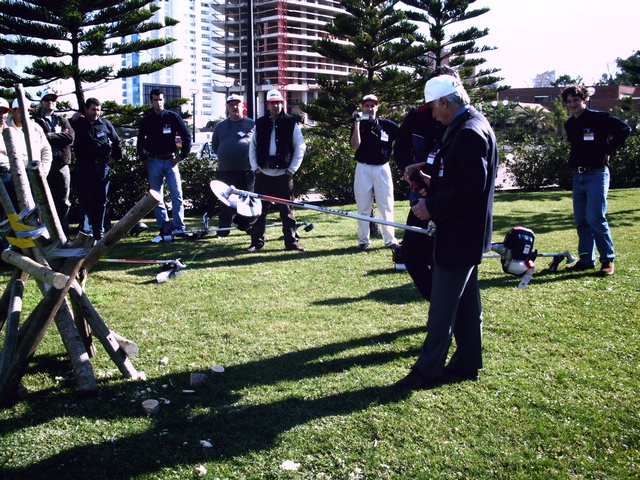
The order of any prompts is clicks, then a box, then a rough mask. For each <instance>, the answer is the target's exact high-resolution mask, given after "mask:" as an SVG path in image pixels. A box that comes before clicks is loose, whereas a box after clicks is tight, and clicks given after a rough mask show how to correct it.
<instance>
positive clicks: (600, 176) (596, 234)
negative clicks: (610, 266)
mask: <svg viewBox="0 0 640 480" xmlns="http://www.w3.org/2000/svg"><path fill="white" fill-rule="evenodd" d="M608 193H609V168H608V167H604V168H596V169H593V170H591V171H589V172H587V173H578V172H574V174H573V216H574V218H575V221H576V228H577V231H578V255H579V256H580V262H582V263H584V264H586V265H589V266H594V265H595V263H596V252H595V248H596V247H597V248H598V252H599V253H600V262H601V263H604V262H613V260H614V259H615V258H616V255H615V252H614V251H613V239H612V238H611V232H610V231H609V223H608V222H607V217H606V213H607V194H608Z"/></svg>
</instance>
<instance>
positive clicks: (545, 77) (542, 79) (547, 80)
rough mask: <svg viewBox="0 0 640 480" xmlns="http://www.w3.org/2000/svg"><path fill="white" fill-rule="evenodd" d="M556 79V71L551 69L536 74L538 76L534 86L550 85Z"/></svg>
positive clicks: (543, 86) (534, 80)
mask: <svg viewBox="0 0 640 480" xmlns="http://www.w3.org/2000/svg"><path fill="white" fill-rule="evenodd" d="M555 80H556V71H555V70H551V71H549V72H544V73H540V74H538V75H536V78H534V79H533V88H545V87H550V86H551V82H555Z"/></svg>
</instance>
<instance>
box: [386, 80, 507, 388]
mask: <svg viewBox="0 0 640 480" xmlns="http://www.w3.org/2000/svg"><path fill="white" fill-rule="evenodd" d="M425 103H427V104H429V106H430V107H431V111H432V115H433V117H434V118H435V119H436V120H438V121H440V122H441V123H442V124H444V125H446V126H447V129H446V131H445V133H444V136H443V139H442V148H441V149H440V151H439V152H438V154H437V155H436V157H435V160H434V168H433V173H432V175H431V177H430V178H426V179H425V181H426V182H427V183H428V187H429V194H428V196H427V198H423V199H420V200H419V201H418V203H416V204H415V205H414V206H413V207H412V212H413V213H414V214H415V215H416V216H417V217H418V218H419V219H420V220H422V221H429V220H432V221H433V222H435V224H436V232H435V246H434V255H433V259H434V262H433V285H432V289H431V303H430V306H429V314H428V320H427V336H426V338H425V340H424V343H423V345H422V350H421V352H420V355H419V357H418V359H417V360H416V363H415V364H414V366H413V368H412V369H411V372H410V373H409V374H408V375H407V376H406V377H405V378H403V379H402V380H400V381H398V382H397V383H396V384H395V385H394V387H395V388H396V389H398V390H413V389H420V388H431V387H434V386H436V385H438V384H439V383H442V382H446V381H447V380H448V379H452V380H476V379H477V378H478V370H480V369H481V368H482V306H481V302H480V291H479V288H478V265H479V264H480V263H481V262H482V255H483V254H484V252H487V251H489V250H490V249H491V234H492V225H493V224H492V214H493V194H494V189H495V178H496V173H497V168H498V150H497V147H496V138H495V135H494V133H493V131H492V129H491V126H490V125H489V122H488V121H487V120H486V118H484V116H482V114H480V113H479V112H478V111H477V110H476V109H475V108H473V107H472V106H470V105H469V103H470V101H469V95H468V94H467V92H466V91H465V89H464V88H463V86H462V84H461V82H460V80H459V79H458V78H456V77H454V76H451V75H441V76H438V77H434V78H432V79H431V80H429V81H428V82H427V83H426V86H425ZM452 337H455V340H456V350H455V352H454V354H453V356H452V357H451V359H450V360H449V364H448V365H447V366H446V367H445V363H446V359H447V354H448V351H449V346H450V345H451V341H452Z"/></svg>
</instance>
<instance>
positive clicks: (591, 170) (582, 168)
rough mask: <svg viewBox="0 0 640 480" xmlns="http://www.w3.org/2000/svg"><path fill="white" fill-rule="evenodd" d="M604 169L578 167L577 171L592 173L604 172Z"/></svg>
mask: <svg viewBox="0 0 640 480" xmlns="http://www.w3.org/2000/svg"><path fill="white" fill-rule="evenodd" d="M603 168H604V167H598V168H593V167H582V166H580V167H576V168H575V171H576V172H578V173H591V172H594V171H596V170H602V169H603Z"/></svg>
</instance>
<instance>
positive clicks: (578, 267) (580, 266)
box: [564, 261, 595, 272]
mask: <svg viewBox="0 0 640 480" xmlns="http://www.w3.org/2000/svg"><path fill="white" fill-rule="evenodd" d="M593 268H595V265H587V264H586V263H584V262H580V261H578V262H576V263H574V264H573V265H567V266H566V267H564V270H565V272H584V271H585V270H591V269H593Z"/></svg>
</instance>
